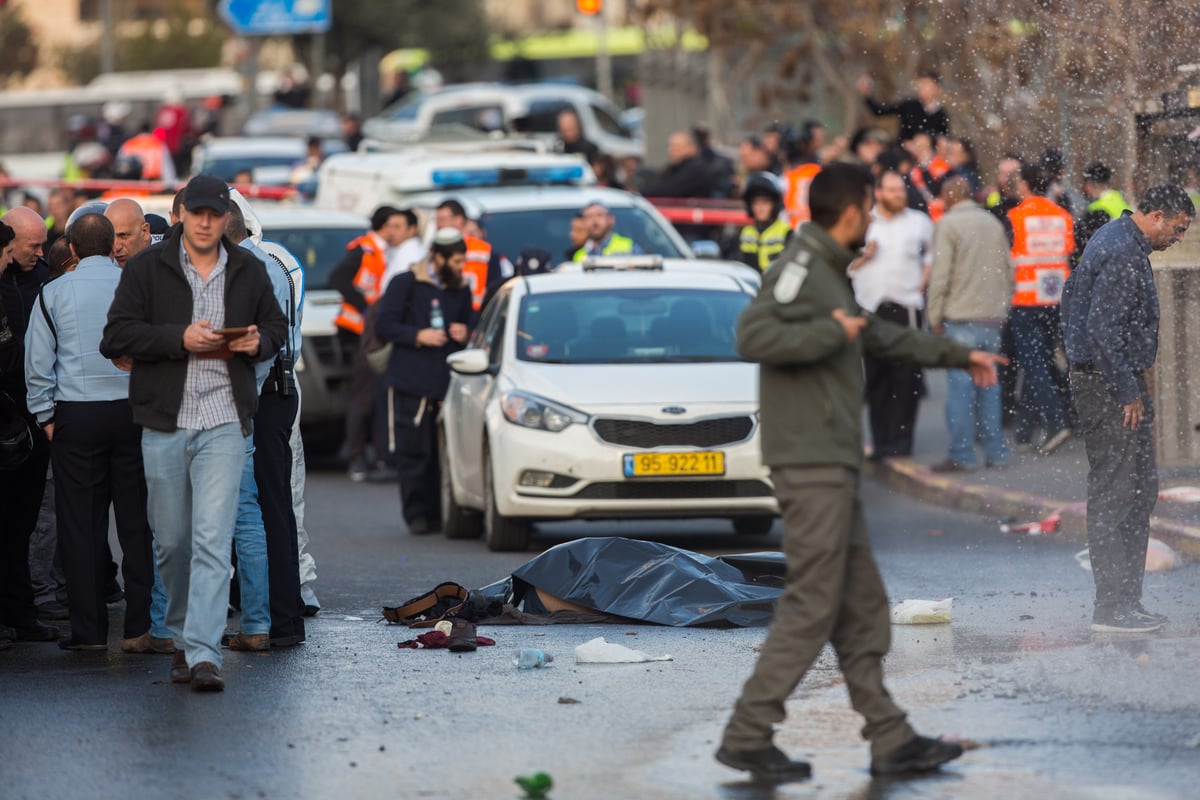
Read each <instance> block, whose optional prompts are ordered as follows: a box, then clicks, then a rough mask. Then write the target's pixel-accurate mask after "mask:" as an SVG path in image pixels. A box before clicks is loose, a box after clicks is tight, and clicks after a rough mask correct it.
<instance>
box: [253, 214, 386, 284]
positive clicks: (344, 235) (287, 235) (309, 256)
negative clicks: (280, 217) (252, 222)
mask: <svg viewBox="0 0 1200 800" xmlns="http://www.w3.org/2000/svg"><path fill="white" fill-rule="evenodd" d="M362 232H363V231H362V229H361V228H272V227H270V226H264V227H263V238H264V239H268V240H270V241H272V242H278V243H279V244H281V245H283V246H284V247H286V248H287V249H288V252H290V253H291V254H292V255H294V256H295V257H296V258H297V260H299V262H300V264H301V266H303V267H304V288H305V290H314V289H318V290H319V289H328V288H329V273H331V272H333V268H334V267H335V266H337V263H338V262H339V261H341V260H342V256H343V255H345V254H346V245H348V244H350V242H351V240H353V239H354V238H355V237H357V236H359V235H360V234H362Z"/></svg>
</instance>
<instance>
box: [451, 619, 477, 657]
mask: <svg viewBox="0 0 1200 800" xmlns="http://www.w3.org/2000/svg"><path fill="white" fill-rule="evenodd" d="M478 646H479V642H478V641H477V640H476V638H475V623H474V622H468V621H467V620H465V619H458V618H455V619H452V620H450V636H449V641H448V642H447V643H446V648H447V649H448V650H449V651H450V652H451V653H473V652H474V651H475V648H476V647H478Z"/></svg>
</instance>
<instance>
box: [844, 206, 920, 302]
mask: <svg viewBox="0 0 1200 800" xmlns="http://www.w3.org/2000/svg"><path fill="white" fill-rule="evenodd" d="M871 242H875V243H876V245H875V255H874V256H872V257H871V259H870V260H869V261H867V262H865V263H864V264H863V265H862V266H860V267H859V268H858V269H856V270H855V271H854V272H852V273H851V275H850V280H851V282H852V283H853V284H854V298H855V299H856V300H857V301H858V304H859V305H860V306H862V307H863V308H865V309H866V310H867V311H871V312H874V311H875V310H877V309H878V308H879V306H880V305H881V304H882V303H886V302H892V303H897V304H899V305H902V306H905V307H907V308H924V307H925V297H924V295H923V294H922V292H921V278H922V274H923V272H924V270H925V267H926V266H928V265H929V264H930V263H931V262H932V259H933V221H932V220H931V219H929V217H928V216H927V215H925V214H922V213H921V212H920V211H914V210H913V209H911V208H906V209H904V210H903V211H901V212H900V213H899V214H897V215H895V216H894V217H892V218H890V219H885V218H884V217H882V216H879V215H878V214H877V213H873V214H872V219H871V227H869V228H867V243H868V244H870V243H871Z"/></svg>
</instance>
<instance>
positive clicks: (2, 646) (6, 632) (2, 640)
mask: <svg viewBox="0 0 1200 800" xmlns="http://www.w3.org/2000/svg"><path fill="white" fill-rule="evenodd" d="M16 642H17V632H16V631H15V630H13V629H12V628H10V627H8V626H7V625H0V650H7V649H8V648H10V647H12V646H13V645H14V644H16Z"/></svg>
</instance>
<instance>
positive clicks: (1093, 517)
mask: <svg viewBox="0 0 1200 800" xmlns="http://www.w3.org/2000/svg"><path fill="white" fill-rule="evenodd" d="M1138 388H1139V389H1140V390H1141V394H1142V404H1143V405H1144V406H1145V409H1146V417H1145V418H1144V419H1143V420H1142V422H1141V424H1140V425H1138V427H1137V430H1132V431H1131V430H1129V428H1126V427H1125V426H1124V424H1123V423H1124V416H1125V411H1124V407H1123V406H1122V405H1121V404H1120V403H1118V402H1117V400H1116V398H1114V397H1113V395H1112V394H1111V393H1110V392H1109V391H1108V388H1107V387H1106V386H1105V385H1104V379H1103V377H1102V376H1101V375H1100V374H1099V373H1097V372H1081V371H1078V370H1072V371H1071V391H1072V392H1073V393H1074V396H1075V410H1076V411H1077V412H1078V414H1079V426H1080V428H1081V429H1082V431H1083V441H1084V444H1085V445H1086V446H1087V457H1088V486H1087V532H1088V553H1089V555H1090V556H1091V561H1092V577H1093V578H1094V579H1095V581H1096V609H1097V611H1112V610H1123V609H1128V608H1129V607H1131V606H1134V605H1136V604H1138V603H1140V602H1141V600H1142V576H1143V575H1144V574H1145V570H1146V546H1147V544H1148V543H1149V539H1150V514H1151V512H1153V511H1154V505H1155V503H1157V502H1158V471H1157V469H1156V467H1155V463H1154V442H1153V438H1152V437H1153V434H1152V429H1153V427H1154V426H1153V420H1154V410H1153V409H1154V406H1153V405H1151V401H1150V392H1149V390H1148V389H1147V387H1146V381H1145V379H1143V378H1141V377H1139V378H1138Z"/></svg>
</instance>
